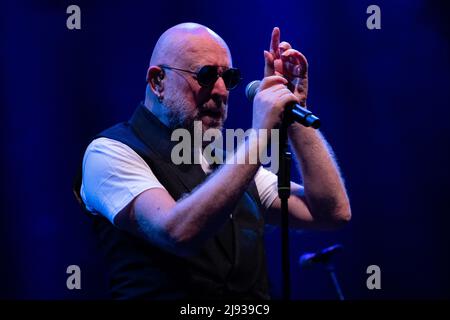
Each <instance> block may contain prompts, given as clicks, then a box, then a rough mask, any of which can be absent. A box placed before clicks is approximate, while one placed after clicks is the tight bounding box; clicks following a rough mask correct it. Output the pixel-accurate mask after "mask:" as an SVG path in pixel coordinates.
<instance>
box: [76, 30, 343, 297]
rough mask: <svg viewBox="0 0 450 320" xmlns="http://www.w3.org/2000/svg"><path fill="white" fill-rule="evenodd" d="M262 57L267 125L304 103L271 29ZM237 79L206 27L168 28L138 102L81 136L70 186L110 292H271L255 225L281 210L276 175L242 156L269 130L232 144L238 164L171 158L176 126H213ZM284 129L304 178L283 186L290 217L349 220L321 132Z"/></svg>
mask: <svg viewBox="0 0 450 320" xmlns="http://www.w3.org/2000/svg"><path fill="white" fill-rule="evenodd" d="M264 60H265V69H264V75H265V77H264V79H263V81H262V83H261V85H260V87H259V91H258V93H257V95H256V97H255V99H254V102H253V120H252V127H253V128H254V129H273V128H275V127H277V126H278V125H279V124H280V121H281V119H282V113H283V110H284V107H285V106H286V105H287V104H289V103H292V102H297V103H301V104H302V105H304V106H305V105H306V97H307V85H308V83H307V62H306V59H305V57H304V56H303V55H302V54H301V53H300V52H298V51H297V50H294V49H292V48H291V46H290V45H289V43H287V42H281V43H280V31H279V29H278V28H275V29H274V30H273V33H272V39H271V44H270V50H269V51H264ZM239 79H240V74H239V70H238V69H236V68H234V67H233V63H232V58H231V54H230V50H229V48H228V46H227V45H226V43H225V41H223V39H221V38H220V37H219V36H218V35H217V34H216V33H215V32H213V31H212V30H211V29H209V28H207V27H205V26H202V25H199V24H195V23H183V24H180V25H177V26H174V27H172V28H170V29H169V30H167V31H166V32H164V33H163V34H162V35H161V37H160V38H159V40H158V42H157V43H156V45H155V48H154V50H153V54H152V57H151V60H150V66H149V68H148V72H147V82H148V85H147V89H146V95H145V101H144V103H141V104H140V105H139V106H138V108H137V109H136V110H135V112H134V114H133V116H132V117H131V119H130V120H129V121H127V122H124V123H120V124H118V125H116V126H114V127H112V128H109V129H107V130H105V131H103V132H102V133H100V134H99V135H97V136H96V137H95V139H94V140H93V141H92V142H91V143H90V144H89V146H88V148H87V150H86V152H85V155H84V159H83V164H82V176H81V177H80V178H82V183H81V185H80V184H79V185H77V186H76V187H75V192H76V194H78V195H79V200H80V201H81V202H82V204H83V206H84V208H85V209H86V210H87V211H88V212H89V213H90V215H91V217H92V219H93V220H94V223H95V230H96V233H97V234H98V237H99V239H100V243H101V244H102V247H103V249H104V251H105V255H106V258H107V260H108V263H109V266H110V287H111V292H112V296H113V297H114V298H118V299H127V298H128V299H129V298H147V299H177V298H201V299H204V298H207V299H211V298H212V299H228V298H229V299H269V298H270V293H269V287H268V282H267V271H266V261H265V250H264V243H263V235H264V224H265V223H266V222H270V223H277V221H278V218H279V214H280V206H281V204H280V200H279V198H278V196H277V177H276V175H275V174H273V173H271V172H269V171H267V170H265V169H264V168H262V167H261V165H260V162H259V160H258V162H257V163H256V164H255V163H251V162H250V161H248V160H249V156H250V154H251V153H252V152H255V151H257V150H258V148H259V150H264V149H265V148H267V145H268V143H269V142H268V141H267V139H262V138H258V139H248V140H246V141H245V142H244V143H243V144H242V145H241V146H239V147H238V148H237V150H236V151H235V153H236V156H237V157H242V159H246V160H247V161H246V163H245V164H235V163H232V162H227V163H225V164H224V165H221V166H219V167H217V168H213V167H212V166H210V165H209V164H208V162H207V161H201V164H200V165H197V164H191V165H188V164H181V165H176V164H174V163H173V161H172V160H171V150H172V149H173V147H174V142H172V141H171V134H172V132H173V130H174V129H177V128H186V129H188V130H190V131H191V132H192V128H193V125H194V122H195V121H199V122H200V123H201V127H202V130H203V131H206V130H208V129H210V128H217V129H221V128H222V126H223V123H224V121H225V119H226V116H227V108H228V97H229V91H230V90H231V89H233V88H234V87H236V85H237V83H238V82H239ZM289 138H290V141H291V145H292V148H293V150H294V151H295V155H296V157H297V160H298V163H299V165H300V169H301V174H302V177H303V181H304V186H301V185H298V184H296V183H292V184H291V185H292V187H291V190H292V196H291V197H290V198H289V214H290V216H291V217H292V221H291V226H295V227H301V228H309V227H316V228H330V227H335V226H339V225H341V224H343V223H345V222H347V221H349V219H350V215H351V214H350V206H349V201H348V198H347V195H346V191H345V188H344V185H343V182H342V179H341V177H340V173H339V170H338V168H337V166H336V163H335V161H334V159H333V156H332V152H331V149H330V148H329V146H328V145H327V144H326V142H325V140H324V139H323V137H322V136H321V135H320V133H319V132H317V131H316V130H314V129H310V128H306V127H302V126H301V125H299V124H296V123H294V124H292V125H291V126H290V127H289ZM275 143H276V142H275ZM192 152H193V153H195V152H200V153H201V150H193V151H192ZM202 160H204V159H202ZM80 180H81V179H80Z"/></svg>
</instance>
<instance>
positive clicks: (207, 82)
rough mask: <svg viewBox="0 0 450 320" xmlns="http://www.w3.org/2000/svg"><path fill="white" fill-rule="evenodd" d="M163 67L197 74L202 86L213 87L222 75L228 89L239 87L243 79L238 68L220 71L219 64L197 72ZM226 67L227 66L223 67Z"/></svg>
mask: <svg viewBox="0 0 450 320" xmlns="http://www.w3.org/2000/svg"><path fill="white" fill-rule="evenodd" d="M159 67H160V68H162V69H169V70H178V71H183V72H187V73H191V74H195V76H194V79H196V80H197V82H198V83H199V85H201V86H202V87H212V86H213V85H214V84H215V83H216V81H217V79H218V78H219V77H221V78H222V79H223V82H224V83H225V87H226V88H227V90H231V89H234V88H236V87H237V85H238V84H239V82H240V81H241V79H242V78H241V72H240V71H239V69H237V68H228V69H225V71H222V72H219V68H220V67H219V66H203V67H201V68H200V70H198V71H197V72H193V71H190V70H184V69H179V68H174V67H170V66H167V65H160V66H159ZM222 68H226V67H222Z"/></svg>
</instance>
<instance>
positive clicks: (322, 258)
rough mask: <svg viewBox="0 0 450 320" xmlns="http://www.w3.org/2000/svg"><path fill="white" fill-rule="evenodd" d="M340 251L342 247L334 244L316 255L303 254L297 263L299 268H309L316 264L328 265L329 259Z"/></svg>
mask: <svg viewBox="0 0 450 320" xmlns="http://www.w3.org/2000/svg"><path fill="white" fill-rule="evenodd" d="M342 249H343V247H342V245H340V244H336V245H334V246H331V247H328V248H326V249H323V250H321V251H318V252H316V253H305V254H302V255H301V256H300V258H299V259H298V263H299V264H300V267H309V266H312V265H313V264H316V263H328V261H329V260H330V259H331V257H332V256H333V255H334V254H335V253H337V252H339V251H342Z"/></svg>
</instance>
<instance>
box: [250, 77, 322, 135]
mask: <svg viewBox="0 0 450 320" xmlns="http://www.w3.org/2000/svg"><path fill="white" fill-rule="evenodd" d="M260 84H261V81H259V80H255V81H252V82H250V83H249V84H248V85H247V86H246V87H245V96H246V97H247V99H248V100H250V101H251V102H253V99H254V98H255V95H256V93H257V90H258V88H259V85H260ZM287 110H289V111H288V112H289V116H290V117H291V118H292V119H293V120H294V121H296V122H298V123H300V124H302V125H304V126H305V127H313V128H314V129H318V128H319V127H320V119H319V118H317V117H316V116H315V115H313V114H312V112H311V111H309V110H308V109H305V108H303V107H302V106H301V105H299V104H298V103H293V104H291V105H289V108H288V109H287Z"/></svg>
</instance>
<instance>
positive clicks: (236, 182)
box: [166, 139, 267, 246]
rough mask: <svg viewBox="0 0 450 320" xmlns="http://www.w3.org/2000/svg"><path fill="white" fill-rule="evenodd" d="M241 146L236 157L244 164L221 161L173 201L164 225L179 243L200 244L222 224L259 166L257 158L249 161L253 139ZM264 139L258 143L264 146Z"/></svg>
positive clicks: (254, 146)
mask: <svg viewBox="0 0 450 320" xmlns="http://www.w3.org/2000/svg"><path fill="white" fill-rule="evenodd" d="M245 144H246V145H247V147H245V146H244V144H243V145H241V146H240V147H239V148H238V150H237V151H236V156H237V157H238V159H239V157H242V158H245V162H246V163H245V164H236V163H234V161H233V160H232V161H229V162H228V163H225V164H224V165H223V166H221V168H220V169H219V170H217V172H215V173H214V174H213V175H212V176H211V177H210V178H209V179H208V180H207V181H205V182H204V183H203V184H202V185H201V186H199V187H198V188H197V189H195V190H194V191H193V192H192V193H191V194H190V195H189V196H187V197H186V198H184V199H182V200H180V201H178V202H177V204H176V206H175V207H174V208H173V209H172V210H171V211H170V214H169V216H170V219H168V220H167V224H166V228H167V230H168V231H169V233H170V235H171V236H172V237H173V238H174V239H177V241H179V242H180V243H188V244H189V245H191V244H192V245H194V246H195V245H196V244H199V243H202V242H203V241H204V239H206V238H208V237H209V236H211V235H212V234H214V233H215V232H217V230H218V229H219V228H220V227H221V226H222V225H223V223H224V222H225V221H226V219H228V218H229V214H230V213H231V212H232V211H233V209H234V207H235V205H236V203H237V202H238V200H239V199H240V198H241V196H242V194H243V193H244V191H245V190H246V188H247V186H248V184H249V183H250V182H251V181H252V180H253V178H254V176H255V174H256V172H257V171H258V168H259V166H260V164H259V160H258V162H257V163H255V164H250V161H249V159H250V154H251V153H253V152H257V150H258V149H257V148H258V146H257V141H256V139H250V141H246V142H245ZM266 146H267V144H266V142H264V141H261V142H260V148H265V147H266Z"/></svg>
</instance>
